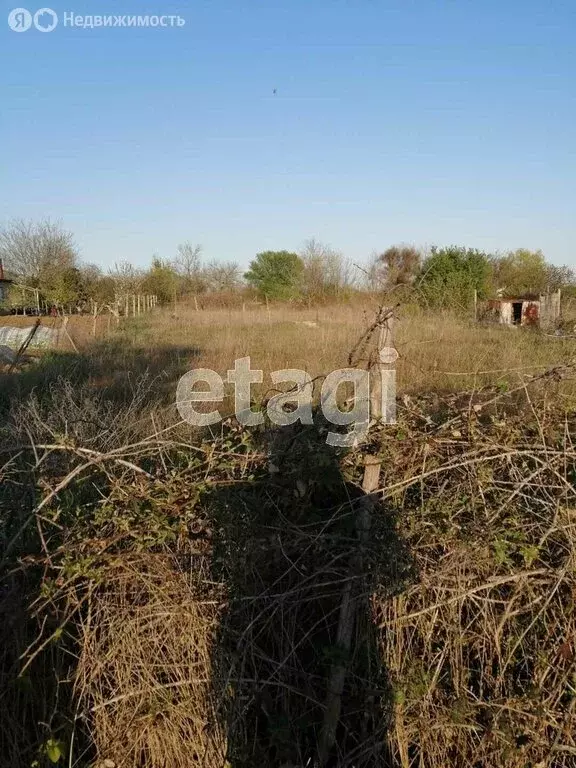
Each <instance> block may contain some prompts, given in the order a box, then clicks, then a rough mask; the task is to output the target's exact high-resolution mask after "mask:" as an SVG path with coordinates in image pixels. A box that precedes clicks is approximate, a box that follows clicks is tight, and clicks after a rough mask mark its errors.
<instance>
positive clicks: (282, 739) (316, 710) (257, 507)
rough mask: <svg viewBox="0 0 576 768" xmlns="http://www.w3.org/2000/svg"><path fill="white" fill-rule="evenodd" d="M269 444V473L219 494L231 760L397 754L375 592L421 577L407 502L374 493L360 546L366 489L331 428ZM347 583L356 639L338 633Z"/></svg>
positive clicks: (223, 676)
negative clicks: (403, 521)
mask: <svg viewBox="0 0 576 768" xmlns="http://www.w3.org/2000/svg"><path fill="white" fill-rule="evenodd" d="M280 433H281V434H280ZM267 448H268V450H269V452H270V462H269V467H268V472H267V473H264V474H263V475H262V476H261V477H255V478H253V480H252V481H250V482H246V483H245V484H241V485H239V486H238V485H236V486H233V487H230V488H224V489H221V490H218V491H217V492H215V493H214V494H212V495H211V500H210V502H209V503H210V508H211V510H212V515H213V518H214V524H215V531H216V532H217V533H216V548H215V565H214V570H215V574H214V575H215V577H216V578H217V579H218V580H223V581H224V582H225V583H226V584H227V585H228V591H229V598H230V599H229V604H228V610H227V614H226V615H225V617H224V619H223V621H222V625H221V632H220V637H219V640H218V642H217V643H216V648H217V649H218V650H217V656H216V658H215V659H214V663H213V668H214V670H215V673H214V685H215V688H216V690H215V695H216V697H217V698H218V699H219V700H222V701H223V702H224V703H225V704H224V705H223V711H222V719H223V721H224V722H225V724H226V731H227V751H228V755H227V758H228V762H229V765H231V766H233V767H234V768H252V766H278V767H280V766H282V767H284V768H288V767H289V766H292V767H293V768H296V766H298V767H300V766H319V765H324V766H392V765H393V763H392V760H391V758H390V756H389V754H388V752H387V749H386V738H385V736H386V731H387V728H388V727H389V724H390V719H391V712H392V690H391V686H390V682H389V680H388V675H387V672H386V670H385V669H384V668H383V667H382V665H381V662H380V659H381V654H380V653H379V652H378V643H377V637H376V632H375V628H374V626H373V622H372V620H371V602H370V601H371V598H372V597H373V596H374V595H375V594H379V595H380V596H381V597H382V598H383V599H386V597H391V596H392V595H393V594H397V593H398V592H400V591H402V589H403V588H404V587H405V585H406V584H407V583H408V582H409V581H410V580H411V579H412V578H413V573H412V571H413V568H412V563H411V559H410V556H409V553H408V552H407V551H406V549H405V546H404V545H403V543H402V541H401V540H400V538H399V537H398V535H397V533H396V521H395V512H394V510H393V509H390V508H386V507H385V506H383V505H382V504H381V503H379V502H372V508H371V509H372V512H371V528H370V535H369V541H368V543H367V544H366V545H365V546H364V547H363V550H362V551H361V556H360V558H358V552H359V549H358V548H359V546H360V545H359V538H358V531H357V521H358V514H359V504H361V503H363V502H362V499H364V500H365V499H366V496H365V495H364V494H363V492H362V490H361V489H360V488H359V487H358V486H356V485H354V484H352V483H349V482H346V480H345V479H344V477H343V475H342V472H341V469H340V465H341V459H342V456H341V455H339V454H338V452H337V451H335V449H334V448H332V447H330V446H327V445H326V443H325V439H324V435H323V433H322V430H321V429H318V428H316V427H300V428H299V429H297V430H296V431H290V430H289V428H283V429H282V430H280V431H279V433H277V434H276V435H273V436H271V437H270V439H269V440H268V445H267ZM346 595H347V596H348V597H350V598H351V600H352V601H353V607H354V610H353V626H352V627H349V628H348V629H351V644H350V648H349V649H347V648H345V647H343V644H342V643H341V642H339V638H341V637H342V636H343V633H342V629H343V627H342V622H343V619H344V612H343V608H342V605H343V602H345V601H346V599H347V597H346ZM345 634H346V632H345V631H344V635H345ZM343 671H344V674H342V672H343ZM342 677H343V678H344V684H343V688H342V690H341V695H340V696H336V698H337V699H338V700H339V704H340V708H341V710H340V714H339V717H337V718H336V720H335V722H334V725H335V734H334V736H335V738H333V740H332V739H330V738H328V739H326V734H327V729H326V723H325V722H324V720H325V712H326V703H327V695H329V693H328V689H329V688H330V687H331V688H332V693H333V694H338V692H339V688H338V679H339V678H340V679H342ZM328 680H330V681H331V682H330V683H328ZM332 699H333V701H332V704H333V703H334V696H332ZM322 744H324V748H323V747H322ZM323 750H324V752H325V759H324V760H323V761H322V760H319V759H318V754H319V752H322V751H323Z"/></svg>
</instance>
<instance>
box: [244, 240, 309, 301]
mask: <svg viewBox="0 0 576 768" xmlns="http://www.w3.org/2000/svg"><path fill="white" fill-rule="evenodd" d="M303 271H304V263H303V261H302V259H301V258H300V257H299V256H298V254H297V253H291V252H290V251H263V252H262V253H258V254H256V258H255V259H254V260H253V261H252V262H251V263H250V268H249V269H248V272H246V273H245V275H244V277H245V279H246V281H247V282H248V283H249V284H250V285H251V286H253V287H254V288H256V290H257V291H258V293H259V294H260V295H261V296H265V297H267V298H269V299H294V298H296V297H297V296H298V295H299V294H300V291H301V283H302V275H303Z"/></svg>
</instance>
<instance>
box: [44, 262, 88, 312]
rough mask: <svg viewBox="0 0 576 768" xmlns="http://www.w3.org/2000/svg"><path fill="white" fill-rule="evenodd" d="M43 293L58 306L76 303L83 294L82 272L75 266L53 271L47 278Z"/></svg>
mask: <svg viewBox="0 0 576 768" xmlns="http://www.w3.org/2000/svg"><path fill="white" fill-rule="evenodd" d="M44 294H45V295H46V297H47V298H48V300H49V301H51V302H52V303H54V304H56V305H57V306H60V307H62V306H67V305H71V304H77V303H78V302H79V301H81V300H82V299H83V298H84V294H85V286H84V281H83V279H82V273H81V272H80V270H79V269H77V268H76V267H65V268H64V269H61V270H59V271H56V272H54V273H53V274H51V275H50V277H49V278H48V280H47V283H46V286H45V288H44Z"/></svg>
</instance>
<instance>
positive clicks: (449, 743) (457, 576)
mask: <svg viewBox="0 0 576 768" xmlns="http://www.w3.org/2000/svg"><path fill="white" fill-rule="evenodd" d="M470 398H471V403H472V402H473V400H472V395H470ZM530 405H531V406H532V410H526V409H524V410H523V411H517V412H516V414H514V413H513V412H509V413H507V414H506V415H505V418H503V415H504V414H503V413H497V412H493V413H492V414H490V415H488V414H485V415H482V413H481V412H480V414H478V413H477V412H476V411H475V410H474V409H473V408H471V412H470V413H468V414H465V415H463V417H462V418H458V417H456V421H455V422H454V421H452V420H451V419H450V418H446V416H445V417H444V419H445V422H446V424H447V426H446V428H443V427H442V424H441V423H440V424H437V425H435V426H433V427H432V428H428V429H426V430H422V428H421V426H416V424H417V423H418V422H419V419H418V416H417V415H416V414H417V412H418V403H415V402H411V403H410V415H409V416H406V417H404V418H403V419H402V420H401V424H400V425H399V427H398V429H399V431H400V432H402V436H401V439H400V440H399V442H398V443H397V444H396V445H395V446H393V448H390V449H389V450H388V454H387V455H388V457H389V473H390V474H389V487H390V491H389V498H390V499H394V500H395V503H397V504H398V505H399V506H401V507H402V515H401V521H402V522H401V533H402V534H403V537H404V540H405V542H406V545H407V546H408V548H409V550H410V551H411V554H412V557H413V558H414V561H415V564H416V567H417V570H418V573H419V577H418V581H417V583H415V584H413V585H412V586H410V587H409V588H408V589H407V590H405V591H404V592H403V593H402V594H400V595H398V596H395V597H394V598H393V599H392V600H388V599H384V600H382V599H379V598H378V596H377V595H376V596H375V598H374V600H373V604H374V618H375V622H376V623H377V625H378V627H379V629H380V648H381V655H382V662H383V664H384V665H385V666H386V667H387V669H388V671H389V674H390V677H391V680H392V682H393V685H394V689H395V695H394V700H395V707H394V725H393V727H392V729H391V731H390V733H389V736H388V741H389V744H390V747H391V751H392V753H393V755H394V758H395V760H396V761H397V764H398V765H399V766H402V768H409V766H426V767H427V768H428V767H430V768H444V767H445V766H483V767H484V766H486V767H487V766H509V767H510V768H525V766H532V767H533V768H535V767H536V766H538V767H539V768H544V766H554V768H560V766H563V767H564V766H565V767H566V768H567V767H568V766H574V764H575V762H574V761H575V756H576V740H575V734H576V710H575V708H574V705H575V702H576V661H575V659H576V640H575V638H576V612H575V609H574V598H575V596H576V570H575V569H576V491H575V489H574V472H575V470H574V464H575V458H576V455H575V452H574V449H573V446H572V441H571V435H572V434H573V428H574V425H573V424H572V423H571V422H570V421H569V420H566V419H564V415H563V414H562V413H561V412H559V411H557V410H556V408H555V406H549V405H546V403H540V404H539V405H536V403H535V402H532V401H531V402H530ZM429 414H430V412H428V418H430V415H429ZM420 415H421V416H422V417H423V414H422V413H421V414H420ZM450 422H452V423H450ZM406 441H408V443H409V447H408V445H407V443H406ZM404 452H406V453H404ZM408 457H409V460H408V461H407V458H408ZM418 465H419V470H418Z"/></svg>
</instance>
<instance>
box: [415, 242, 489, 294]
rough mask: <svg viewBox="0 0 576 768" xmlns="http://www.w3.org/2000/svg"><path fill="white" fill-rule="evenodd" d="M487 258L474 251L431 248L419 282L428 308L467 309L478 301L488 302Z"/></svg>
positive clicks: (451, 247) (453, 248) (481, 253)
mask: <svg viewBox="0 0 576 768" xmlns="http://www.w3.org/2000/svg"><path fill="white" fill-rule="evenodd" d="M491 276H492V265H491V261H490V258H489V256H488V255H487V254H485V253H483V252H482V251H478V250H477V249H475V248H464V247H460V246H449V247H447V248H436V247H433V248H432V251H431V253H430V256H428V258H427V259H425V261H424V263H423V265H422V269H421V273H420V279H419V289H420V296H421V297H422V298H423V299H424V301H425V303H426V304H427V305H428V306H430V307H438V308H444V309H467V308H469V307H471V306H472V304H473V301H474V290H476V291H477V292H478V298H479V299H484V298H487V297H488V295H489V294H490V290H491Z"/></svg>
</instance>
